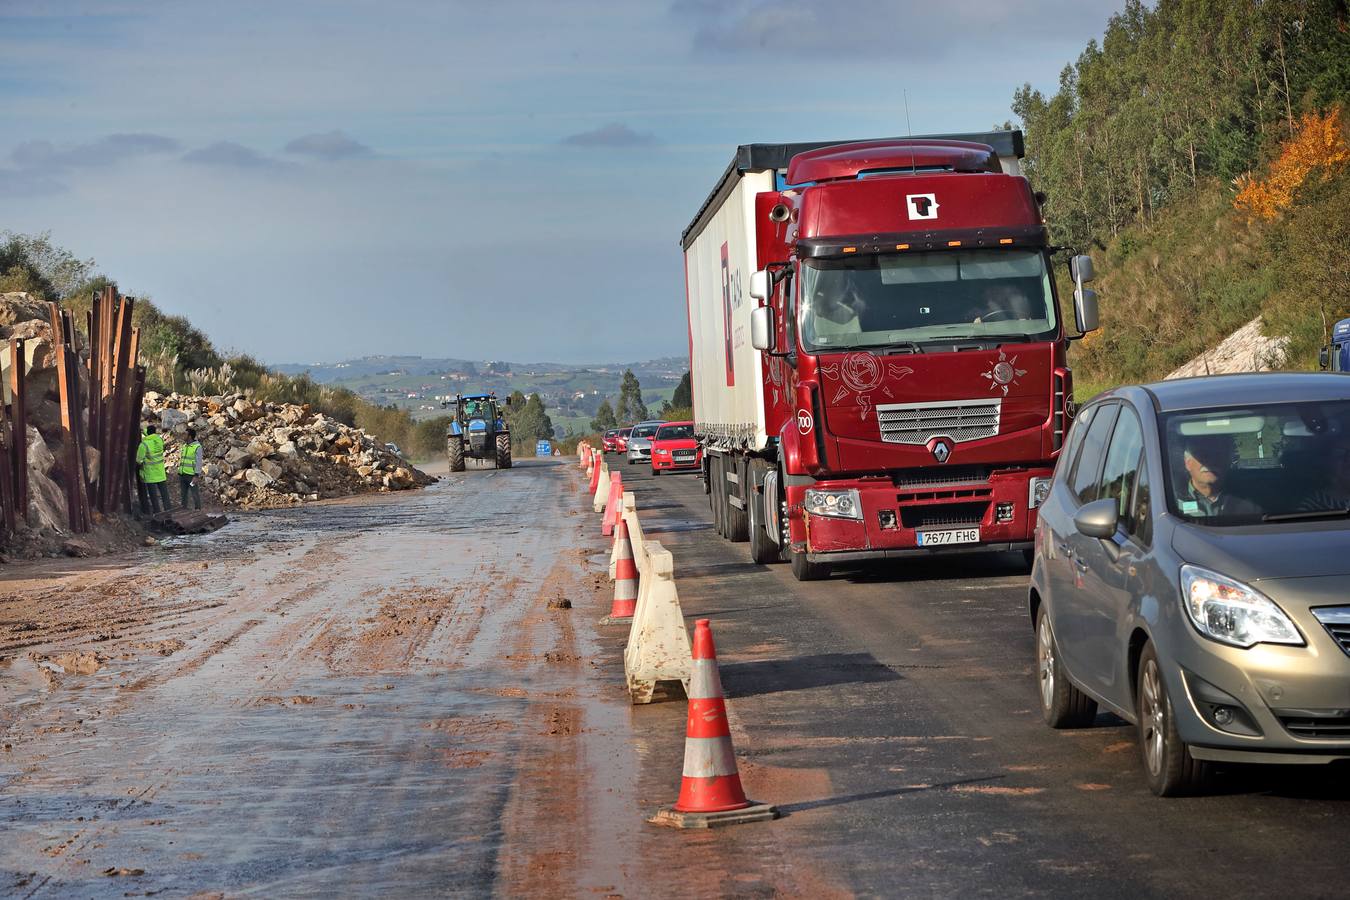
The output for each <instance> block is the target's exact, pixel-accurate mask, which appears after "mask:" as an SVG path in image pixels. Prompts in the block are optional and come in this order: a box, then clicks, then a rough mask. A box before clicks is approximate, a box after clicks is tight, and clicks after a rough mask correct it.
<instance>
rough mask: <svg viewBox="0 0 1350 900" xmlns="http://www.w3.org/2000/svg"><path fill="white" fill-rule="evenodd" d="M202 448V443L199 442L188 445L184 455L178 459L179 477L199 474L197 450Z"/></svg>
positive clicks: (184, 449)
mask: <svg viewBox="0 0 1350 900" xmlns="http://www.w3.org/2000/svg"><path fill="white" fill-rule="evenodd" d="M200 447H201V444H200V443H198V442H197V441H193V442H192V443H191V444H188V445H187V446H186V447H184V448H183V454H182V455H181V456H179V457H178V474H179V475H196V474H197V450H198V448H200Z"/></svg>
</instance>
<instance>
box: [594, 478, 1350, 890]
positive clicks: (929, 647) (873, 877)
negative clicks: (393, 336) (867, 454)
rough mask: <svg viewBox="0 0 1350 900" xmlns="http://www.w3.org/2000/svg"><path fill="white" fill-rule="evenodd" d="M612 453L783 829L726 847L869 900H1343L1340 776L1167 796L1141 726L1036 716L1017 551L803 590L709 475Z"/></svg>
mask: <svg viewBox="0 0 1350 900" xmlns="http://www.w3.org/2000/svg"><path fill="white" fill-rule="evenodd" d="M610 459H611V464H612V465H613V467H614V469H615V470H616V471H621V472H622V473H623V475H624V481H625V486H626V488H627V489H628V490H631V491H633V492H634V494H635V496H636V499H637V505H638V511H639V515H640V516H641V518H642V521H643V523H644V528H645V530H646V532H647V534H648V536H649V537H651V538H654V539H659V540H660V541H661V542H662V543H663V544H664V545H665V546H666V547H667V549H670V550H671V551H672V552H673V554H674V557H675V572H676V578H677V583H678V586H679V591H680V598H681V603H682V606H683V609H684V612H685V615H686V618H687V619H689V620H691V621H692V619H694V618H697V617H704V616H706V617H710V618H711V619H712V620H713V630H714V635H715V638H716V641H717V645H718V649H719V659H720V663H721V665H720V668H721V674H722V680H723V683H724V686H725V688H726V691H727V695H728V698H729V699H728V704H729V708H730V715H731V717H732V720H733V736H734V737H735V739H736V742H737V746H736V750H737V753H738V756H739V757H740V759H741V769H742V776H743V778H744V780H745V781H746V784H747V788H748V790H749V792H750V793H751V794H752V795H755V796H754V799H756V800H760V801H764V802H772V803H778V804H779V805H780V807H781V808H782V809H783V811H784V812H785V814H786V815H785V818H784V819H782V820H780V821H778V822H774V823H769V824H762V825H760V824H757V825H748V826H741V827H740V828H737V829H730V830H728V832H727V833H726V837H724V838H722V839H723V840H725V841H727V842H728V843H729V844H730V845H731V846H735V845H736V844H737V843H741V844H743V845H744V849H745V850H746V851H747V853H746V858H748V859H753V858H754V855H753V854H754V853H756V852H772V853H776V854H779V855H780V858H781V859H783V860H791V861H792V862H791V864H790V867H792V868H796V869H797V870H799V871H808V870H809V871H813V872H815V873H816V874H817V876H818V877H819V880H820V883H821V884H822V885H823V886H825V887H826V888H832V889H834V890H838V891H842V892H848V893H854V892H856V893H859V894H865V895H868V894H870V895H908V896H958V895H960V896H968V895H972V894H986V895H996V896H1008V895H1028V894H1034V895H1053V896H1083V895H1094V896H1112V897H1140V896H1159V897H1161V896H1167V897H1187V896H1189V897H1212V896H1252V897H1258V896H1259V897H1268V896H1273V895H1278V894H1284V895H1292V896H1343V895H1344V894H1345V893H1346V891H1347V888H1346V877H1347V876H1348V875H1350V859H1347V854H1346V853H1345V851H1344V845H1345V835H1346V827H1347V825H1350V803H1348V802H1347V801H1350V778H1347V774H1348V773H1347V772H1346V771H1345V770H1344V769H1341V768H1326V767H1317V768H1313V767H1308V768H1304V767H1299V768H1269V767H1234V768H1232V769H1230V770H1229V771H1227V772H1224V773H1223V774H1222V777H1221V779H1220V781H1219V783H1218V785H1217V787H1216V791H1215V793H1213V794H1212V795H1210V796H1207V797H1202V798H1189V799H1172V800H1162V799H1158V798H1155V797H1154V796H1153V795H1152V794H1150V793H1149V791H1148V788H1147V785H1146V784H1145V782H1144V778H1143V776H1142V774H1141V769H1140V762H1139V758H1138V752H1139V751H1138V745H1137V742H1136V737H1135V731H1134V729H1133V728H1132V727H1130V726H1127V725H1126V724H1125V723H1124V722H1122V721H1121V720H1119V719H1116V718H1114V717H1113V716H1110V715H1107V714H1103V715H1100V716H1099V717H1098V719H1097V722H1096V724H1095V726H1094V727H1092V728H1089V729H1085V730H1079V731H1058V732H1057V731H1052V730H1051V729H1049V728H1047V727H1046V726H1045V725H1044V724H1043V723H1042V721H1041V717H1040V712H1039V709H1038V707H1037V702H1036V694H1035V682H1034V680H1033V676H1032V666H1033V660H1034V647H1033V639H1032V629H1031V625H1030V622H1029V621H1028V618H1027V614H1026V612H1025V583H1026V575H1025V570H1024V569H1023V568H1022V564H1021V560H1020V557H1017V556H1012V555H1003V556H989V557H970V558H966V559H958V560H953V561H945V562H941V563H938V562H933V563H914V562H906V563H903V564H896V565H888V566H885V567H875V568H859V569H855V570H852V571H843V572H838V573H836V574H835V576H834V577H832V578H831V579H830V580H828V581H824V582H815V583H806V584H803V583H798V582H797V581H795V580H794V579H793V577H792V574H791V572H790V571H789V569H788V567H787V566H786V565H777V566H770V567H758V566H755V565H753V564H751V563H750V562H749V561H748V552H747V545H745V544H731V543H728V542H726V541H724V540H723V539H721V538H719V537H717V535H716V534H715V533H714V532H713V531H712V528H711V517H710V514H709V511H708V505H707V499H706V497H705V495H704V494H703V491H702V483H701V481H700V480H699V479H698V478H697V477H696V476H690V475H663V476H661V477H659V478H653V477H651V475H650V474H648V473H647V469H646V467H645V466H625V465H623V463H622V461H621V460H619V458H618V457H617V456H613V455H611V457H610ZM616 644H617V642H616V641H613V640H611V643H610V647H611V649H613V647H614V646H615V645H616ZM634 727H635V731H636V733H637V734H638V735H640V736H642V735H645V734H650V735H652V736H653V737H654V738H655V737H657V736H661V737H668V734H669V731H670V728H671V724H670V722H669V721H668V718H663V717H661V716H660V715H659V714H656V713H648V712H645V711H638V712H637V714H636V715H635V717H634ZM670 756H671V754H670V753H668V752H667V753H666V754H665V755H664V758H662V759H661V760H659V763H660V764H661V765H665V766H670V765H674V767H675V769H676V770H678V762H672V760H671V759H670ZM655 764H656V761H653V765H655ZM742 830H743V831H742ZM733 831H734V832H737V834H736V835H732V833H731V832H733ZM750 832H755V835H754V836H752V835H751V834H750ZM770 833H772V837H769V834H770ZM784 865H785V866H787V864H786V863H784ZM766 891H768V889H767V888H766ZM768 892H771V891H768Z"/></svg>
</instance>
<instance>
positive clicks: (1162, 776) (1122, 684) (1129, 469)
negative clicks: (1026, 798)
mask: <svg viewBox="0 0 1350 900" xmlns="http://www.w3.org/2000/svg"><path fill="white" fill-rule="evenodd" d="M1035 546H1036V550H1035V560H1034V564H1033V568H1032V574H1031V589H1030V597H1029V600H1030V613H1031V620H1032V622H1033V623H1034V627H1035V635H1036V672H1037V677H1038V679H1039V686H1040V701H1041V711H1042V713H1043V714H1044V717H1045V720H1046V722H1047V723H1049V724H1050V725H1051V726H1053V727H1055V728H1066V727H1073V726H1084V725H1088V724H1091V723H1092V721H1093V719H1094V718H1095V716H1096V713H1097V709H1098V707H1099V706H1100V707H1104V708H1106V709H1108V710H1110V711H1111V712H1113V713H1115V714H1117V715H1119V716H1121V717H1122V718H1124V719H1126V720H1127V721H1129V722H1131V723H1134V724H1135V725H1136V726H1137V727H1138V731H1139V742H1140V749H1141V753H1142V757H1143V763H1144V771H1145V773H1146V775H1147V778H1148V783H1149V786H1150V787H1151V788H1152V790H1153V791H1154V793H1156V794H1159V795H1162V796H1168V795H1173V794H1181V793H1187V792H1194V791H1198V790H1200V789H1202V788H1203V787H1204V785H1205V784H1206V782H1207V781H1208V779H1209V776H1210V773H1211V768H1212V765H1213V764H1214V763H1248V762H1268V763H1282V764H1289V763H1326V762H1331V761H1333V760H1340V759H1347V758H1350V378H1346V377H1344V376H1340V375H1329V374H1328V375H1317V374H1283V375H1274V374H1267V375H1229V376H1220V377H1214V378H1193V379H1182V380H1178V381H1170V382H1164V383H1159V384H1150V385H1143V386H1137V387H1125V388H1119V389H1117V390H1114V391H1110V392H1108V393H1106V394H1102V395H1100V396H1098V397H1096V398H1094V399H1093V400H1092V402H1091V403H1089V404H1087V405H1086V406H1085V407H1084V408H1083V409H1082V411H1081V412H1080V413H1079V414H1078V417H1077V419H1076V421H1075V423H1074V426H1073V429H1072V431H1071V432H1070V434H1069V439H1068V441H1067V443H1066V444H1065V447H1064V451H1063V453H1062V455H1061V457H1060V460H1059V465H1058V467H1057V469H1056V471H1055V477H1054V480H1053V482H1052V483H1051V486H1050V491H1049V494H1048V496H1047V497H1046V499H1045V502H1044V503H1043V504H1042V506H1041V510H1040V518H1039V523H1038V525H1037V529H1036V545H1035Z"/></svg>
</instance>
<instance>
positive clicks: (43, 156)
mask: <svg viewBox="0 0 1350 900" xmlns="http://www.w3.org/2000/svg"><path fill="white" fill-rule="evenodd" d="M177 149H178V142H177V141H175V140H174V139H173V138H167V137H164V136H163V135H158V134H144V133H140V134H110V135H107V136H105V137H102V138H99V139H98V140H96V141H90V142H89V143H86V144H76V145H74V146H72V147H67V148H64V149H63V148H58V147H57V146H56V145H55V144H53V143H52V142H51V141H25V142H23V143H22V144H19V145H18V146H17V147H15V148H14V150H13V152H11V153H10V159H11V160H13V162H14V165H15V166H17V167H18V168H20V169H26V170H33V171H42V172H56V171H61V170H63V169H83V168H94V167H97V166H107V165H112V164H114V163H118V162H121V161H123V160H126V159H132V158H134V157H137V156H149V155H152V154H156V153H172V152H174V151H175V150H177Z"/></svg>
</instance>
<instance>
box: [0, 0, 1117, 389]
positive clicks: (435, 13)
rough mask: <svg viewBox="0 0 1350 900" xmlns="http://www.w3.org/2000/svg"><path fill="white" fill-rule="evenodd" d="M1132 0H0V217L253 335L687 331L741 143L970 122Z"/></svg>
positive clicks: (164, 302) (287, 349)
mask: <svg viewBox="0 0 1350 900" xmlns="http://www.w3.org/2000/svg"><path fill="white" fill-rule="evenodd" d="M1122 5H1123V0H1026V2H1016V0H1013V2H1007V0H1005V2H1002V3H991V2H982V0H945V2H941V3H934V2H932V0H919V2H914V0H853V2H850V3H827V2H823V0H813V2H807V0H776V2H775V0H659V2H644V0H627V2H597V0H570V2H565V3H560V2H556V0H552V2H544V0H540V2H535V0H529V2H526V0H492V2H482V0H479V2H460V0H442V2H406V0H380V2H374V0H267V2H254V0H231V2H229V3H207V2H195V0H189V2H183V0H104V2H92V0H0V230H8V231H15V232H20V233H26V234H35V233H42V232H50V234H51V237H52V240H53V241H54V242H56V243H57V244H59V245H61V246H64V247H66V248H68V249H70V250H71V251H73V252H74V253H75V254H76V255H77V256H80V257H82V258H93V259H94V260H95V261H96V262H97V265H98V268H99V270H100V271H102V272H104V273H106V274H107V275H109V276H110V277H112V278H114V279H115V280H116V281H117V282H118V284H119V286H120V288H121V289H122V291H123V292H124V293H127V294H131V295H135V296H148V297H150V298H151V299H152V300H154V302H155V303H156V304H157V305H158V306H160V307H161V308H162V309H163V310H164V311H166V312H168V313H171V314H177V315H184V316H187V317H188V318H189V319H190V320H191V321H192V322H193V323H194V324H195V325H197V326H198V327H199V328H201V329H202V330H203V331H205V332H206V333H207V334H208V335H209V336H210V337H211V338H212V339H213V340H214V342H215V343H216V345H217V346H218V347H221V348H223V349H227V350H233V351H241V352H248V353H251V354H253V355H254V356H256V357H258V358H260V359H263V360H265V361H267V362H270V363H283V362H301V363H320V362H336V361H339V360H342V359H347V358H353V357H358V356H366V355H377V354H391V355H392V354H411V355H421V356H432V357H435V356H445V357H457V358H470V359H510V360H516V361H555V362H566V363H586V362H605V361H615V360H636V359H648V358H653V357H657V356H683V355H685V354H686V353H687V339H686V334H685V332H686V328H685V306H684V274H683V262H682V254H681V250H680V247H679V235H680V232H681V231H683V230H684V228H685V227H686V226H687V225H688V224H689V221H690V219H692V218H693V215H694V213H695V212H696V211H697V209H698V207H699V205H700V204H701V203H702V201H703V199H704V197H705V196H706V195H707V193H708V192H709V191H710V190H711V189H712V187H713V185H714V184H715V182H716V181H717V179H718V177H719V176H720V175H721V173H722V171H723V170H724V169H725V168H726V165H727V163H728V162H729V161H730V160H731V157H732V154H733V152H734V150H735V147H736V145H738V144H744V143H753V142H760V141H814V140H844V139H855V138H869V137H880V136H889V135H896V134H904V133H907V132H912V133H914V134H925V133H940V132H949V131H950V132H963V131H982V130H986V129H988V128H990V127H993V126H994V125H996V124H1001V123H1003V122H1005V121H1007V120H1008V119H1009V118H1010V116H1011V112H1010V110H1009V105H1010V103H1011V100H1012V95H1013V92H1014V90H1015V89H1016V88H1017V87H1019V86H1020V85H1022V84H1023V83H1028V82H1029V83H1030V84H1032V85H1033V86H1035V87H1037V88H1040V89H1041V90H1044V91H1047V92H1052V91H1053V90H1054V89H1055V86H1056V84H1057V81H1058V77H1059V72H1060V70H1061V69H1062V68H1063V66H1064V65H1065V64H1066V63H1068V62H1070V61H1072V60H1073V59H1075V58H1076V57H1077V56H1078V54H1079V53H1080V52H1081V51H1082V50H1083V48H1084V46H1085V45H1086V44H1087V42H1088V41H1089V40H1090V39H1093V38H1100V35H1101V33H1102V32H1103V30H1104V29H1105V26H1106V22H1107V19H1108V18H1109V16H1110V15H1111V14H1112V13H1113V12H1114V11H1115V10H1116V9H1117V8H1119V7H1120V6H1122ZM906 97H907V98H908V117H907V115H906V112H907V110H906Z"/></svg>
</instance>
